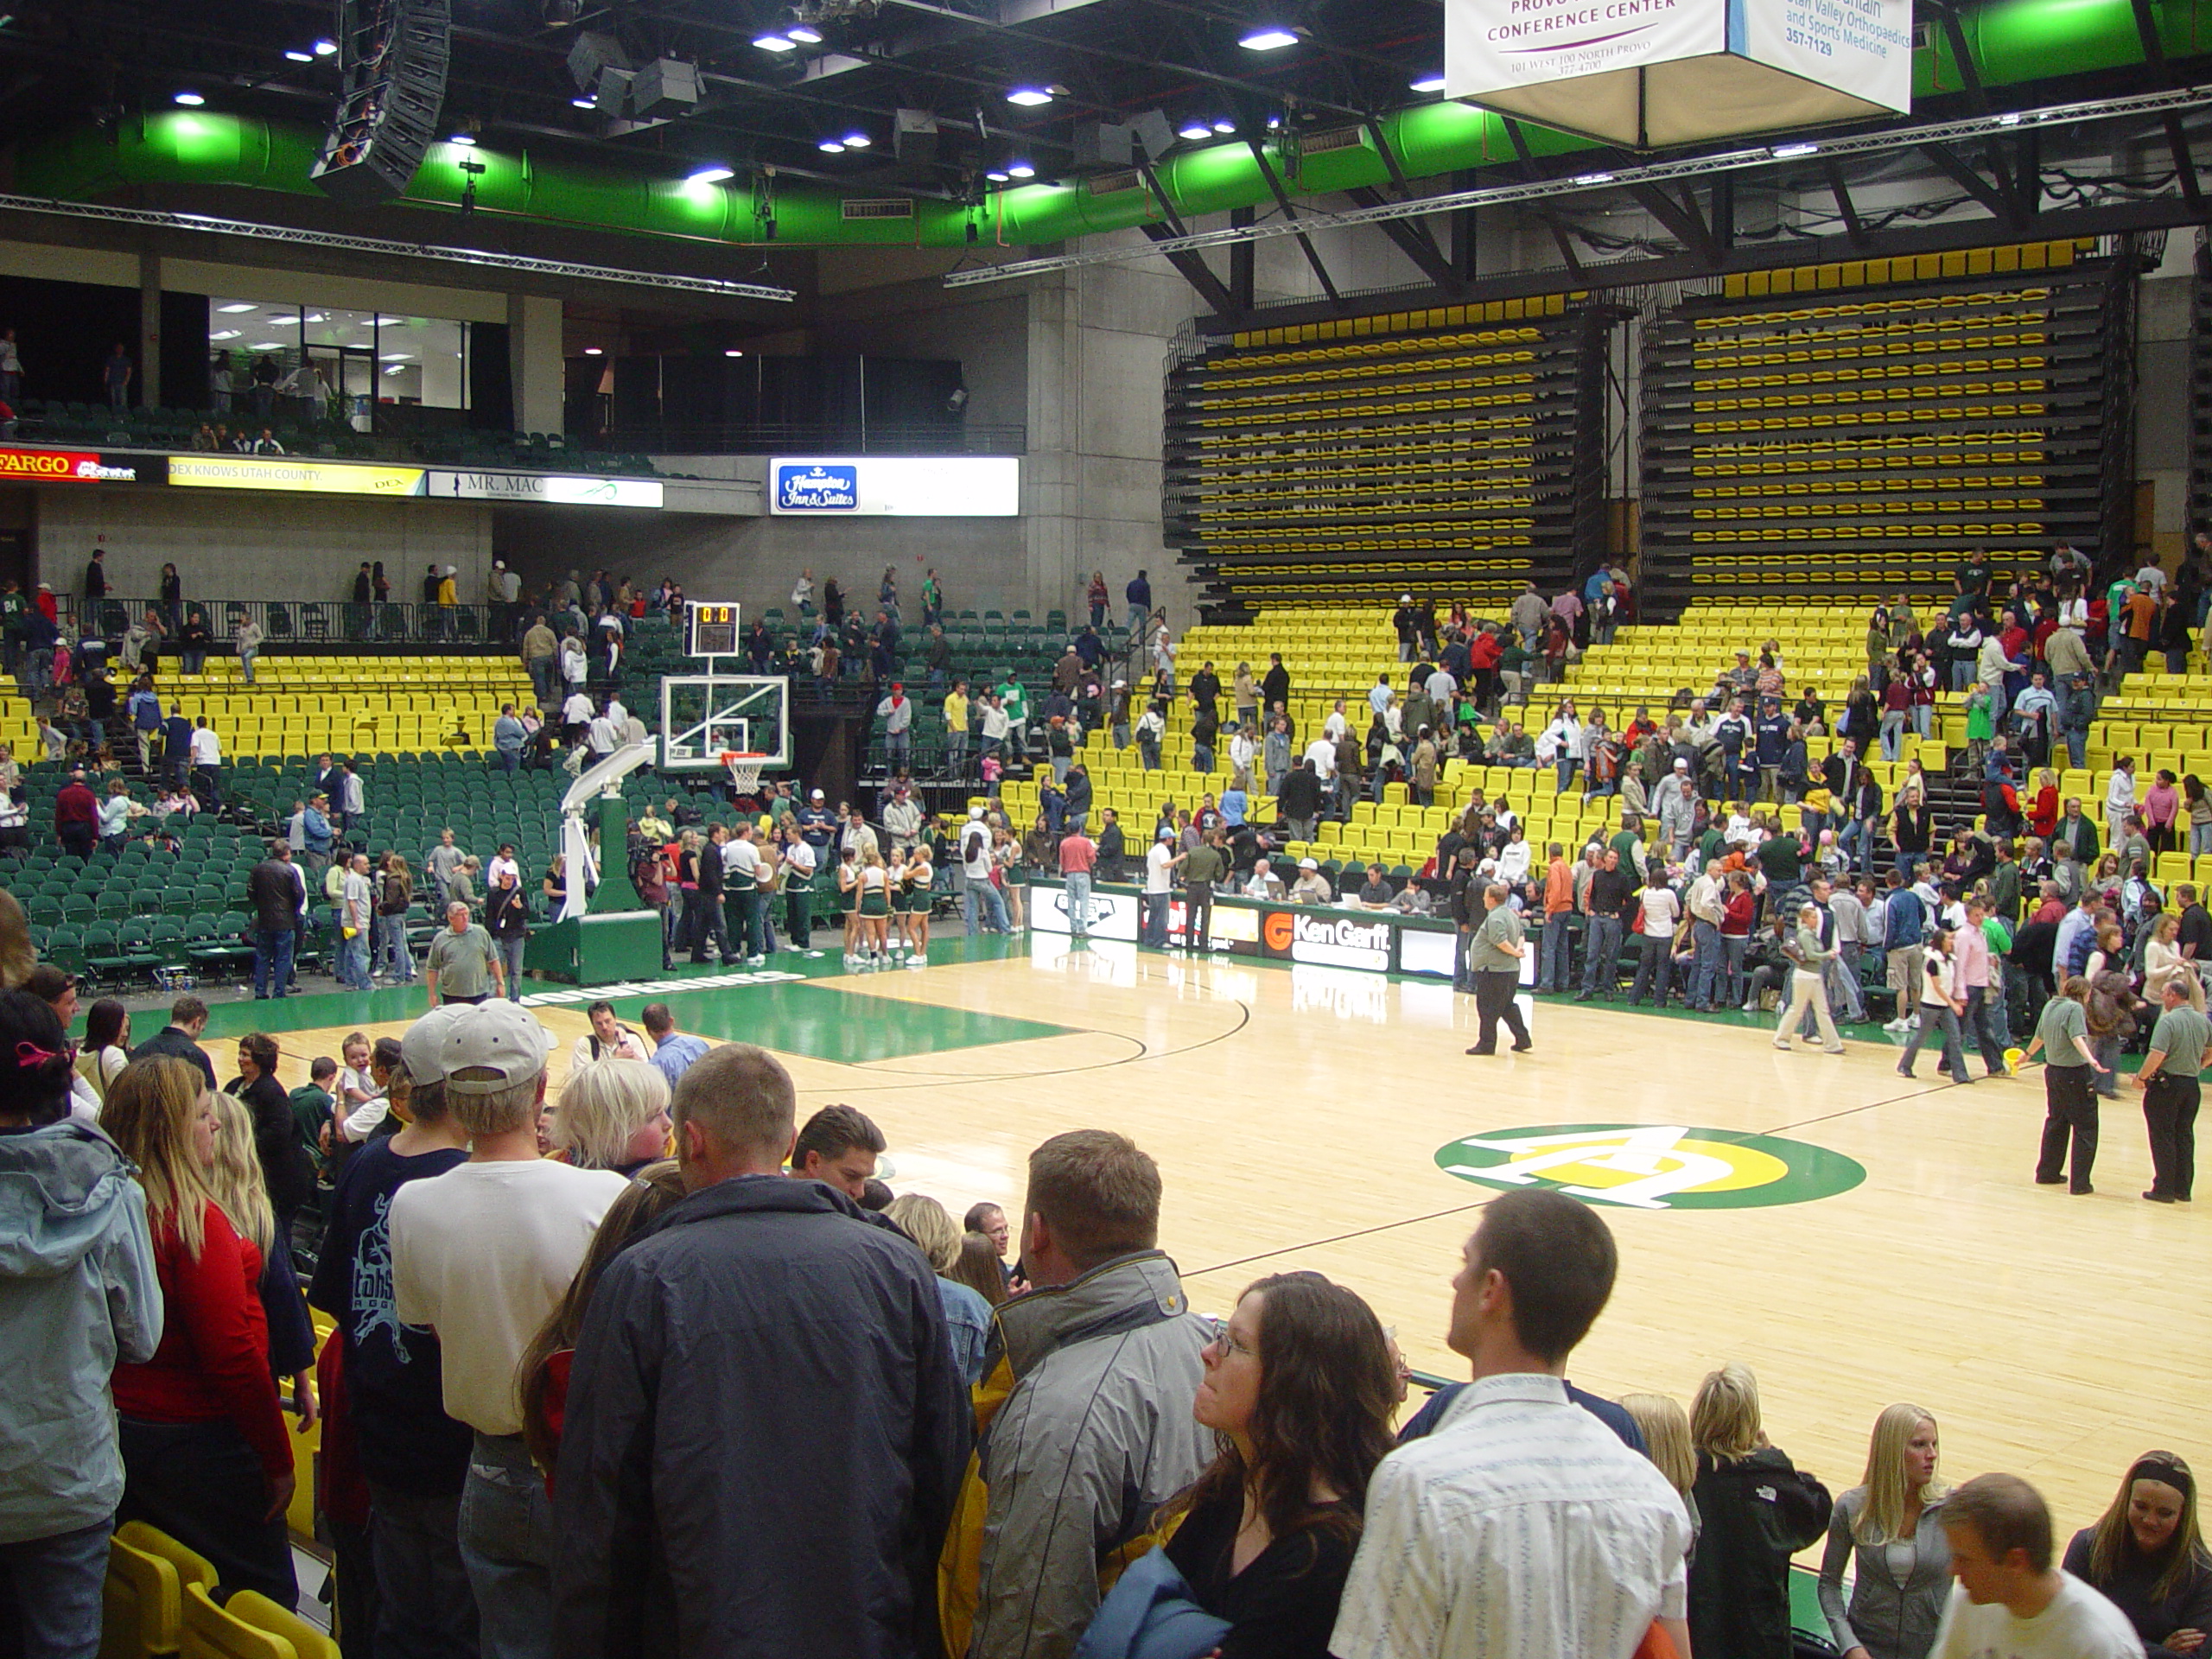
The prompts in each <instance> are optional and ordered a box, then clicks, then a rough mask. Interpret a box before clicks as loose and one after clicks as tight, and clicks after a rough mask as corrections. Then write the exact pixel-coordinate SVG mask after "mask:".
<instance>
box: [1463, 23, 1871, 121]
mask: <svg viewBox="0 0 2212 1659" xmlns="http://www.w3.org/2000/svg"><path fill="white" fill-rule="evenodd" d="M1444 90H1445V93H1446V96H1447V97H1450V98H1457V99H1466V100H1467V101H1468V102H1470V103H1474V104H1480V105H1484V106H1485V107H1487V108H1490V109H1494V110H1497V111H1501V112H1502V113H1503V114H1507V115H1513V116H1519V117H1523V118H1527V119H1529V120H1531V121H1535V122H1539V123H1541V124H1543V125H1545V126H1548V127H1555V128H1558V129H1560V130H1562V131H1566V132H1579V133H1584V134H1586V135H1588V136H1589V137H1593V138H1600V139H1603V140H1605V142H1606V143H1614V144H1620V145H1623V146H1625V147H1627V148H1630V149H1665V148H1667V147H1669V146H1670V145H1675V144H1687V143H1698V142H1700V141H1703V140H1707V139H1712V138H1719V137H1727V136H1729V135H1732V134H1736V133H1751V132H1777V131H1783V130H1787V129H1789V128H1791V127H1802V126H1808V125H1811V124H1815V123H1823V122H1832V121H1849V120H1856V119H1860V118H1866V117H1868V116H1875V115H1880V114H1884V113H1885V112H1890V111H1897V112H1903V111H1908V110H1910V108H1911V107H1912V4H1911V0H1445V12H1444Z"/></svg>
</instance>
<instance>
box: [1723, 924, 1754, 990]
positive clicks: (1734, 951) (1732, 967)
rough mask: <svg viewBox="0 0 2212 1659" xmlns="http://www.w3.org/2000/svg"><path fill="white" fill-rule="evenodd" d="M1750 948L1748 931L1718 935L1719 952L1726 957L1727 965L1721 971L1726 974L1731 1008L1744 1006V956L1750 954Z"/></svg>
mask: <svg viewBox="0 0 2212 1659" xmlns="http://www.w3.org/2000/svg"><path fill="white" fill-rule="evenodd" d="M1720 950H1721V954H1722V955H1723V956H1724V957H1726V959H1727V965H1726V967H1725V968H1724V969H1722V970H1721V971H1722V972H1723V973H1724V974H1725V975H1726V976H1727V981H1728V1006H1729V1007H1732V1008H1740V1007H1743V1006H1744V958H1745V956H1747V955H1748V954H1750V951H1751V935H1749V934H1748V933H1723V934H1722V935H1721V936H1720Z"/></svg>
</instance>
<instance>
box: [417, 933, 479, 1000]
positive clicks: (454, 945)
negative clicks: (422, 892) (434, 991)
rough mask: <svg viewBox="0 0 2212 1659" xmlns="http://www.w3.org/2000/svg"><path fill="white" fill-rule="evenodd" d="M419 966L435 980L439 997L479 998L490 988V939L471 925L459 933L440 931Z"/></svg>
mask: <svg viewBox="0 0 2212 1659" xmlns="http://www.w3.org/2000/svg"><path fill="white" fill-rule="evenodd" d="M423 966H424V967H425V968H426V969H428V970H429V971H430V972H431V973H434V974H435V975H436V976H438V995H440V996H442V997H461V996H482V995H485V994H486V992H488V991H489V990H490V989H491V988H492V936H491V935H490V934H489V933H486V931H484V930H483V929H482V928H480V927H478V926H476V925H474V923H472V924H470V925H469V927H468V928H467V931H465V932H461V933H456V932H454V931H453V930H452V929H451V928H441V929H439V930H438V936H437V937H436V938H434V939H432V940H431V941H430V953H429V957H427V958H426V959H425V961H424V963H423Z"/></svg>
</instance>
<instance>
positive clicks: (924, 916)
mask: <svg viewBox="0 0 2212 1659" xmlns="http://www.w3.org/2000/svg"><path fill="white" fill-rule="evenodd" d="M936 883H937V867H936V866H935V865H933V864H931V862H930V849H929V843H928V842H923V843H922V844H921V845H920V846H918V847H917V848H915V849H914V853H913V856H912V857H911V858H909V859H908V860H907V861H906V947H907V952H908V954H907V957H906V965H907V966H908V967H909V968H926V967H928V966H929V965H930V904H931V896H932V893H933V890H934V888H935V887H936Z"/></svg>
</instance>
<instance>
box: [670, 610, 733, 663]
mask: <svg viewBox="0 0 2212 1659" xmlns="http://www.w3.org/2000/svg"><path fill="white" fill-rule="evenodd" d="M737 608H738V607H736V606H734V605H696V604H695V605H689V606H686V607H684V611H683V627H684V632H685V636H686V639H687V644H686V645H685V649H686V650H687V651H689V652H690V654H691V655H692V656H694V657H734V656H736V655H737V654H738V643H737Z"/></svg>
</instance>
